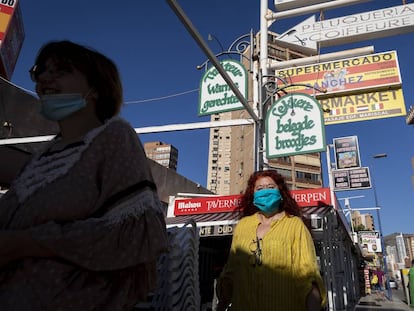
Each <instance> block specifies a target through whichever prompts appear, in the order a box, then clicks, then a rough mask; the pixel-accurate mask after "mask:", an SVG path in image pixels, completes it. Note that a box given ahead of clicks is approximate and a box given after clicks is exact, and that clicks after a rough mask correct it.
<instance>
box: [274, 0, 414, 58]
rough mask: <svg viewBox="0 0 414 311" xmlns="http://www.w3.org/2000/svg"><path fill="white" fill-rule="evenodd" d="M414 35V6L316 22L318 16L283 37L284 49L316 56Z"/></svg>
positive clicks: (278, 39) (312, 17) (305, 21)
mask: <svg viewBox="0 0 414 311" xmlns="http://www.w3.org/2000/svg"><path fill="white" fill-rule="evenodd" d="M412 31H414V3H410V4H405V5H400V6H395V7H389V8H384V9H379V10H376V11H369V12H363V13H356V14H352V15H347V16H341V17H337V18H332V19H328V20H322V21H316V19H315V15H312V16H311V17H309V18H308V19H306V20H304V21H303V22H301V23H299V24H298V25H296V26H295V27H293V28H291V29H290V30H288V31H286V32H284V33H283V34H281V35H280V36H279V37H278V38H277V39H276V40H277V41H278V43H279V44H280V45H286V46H288V47H294V48H295V49H298V50H300V51H304V52H308V53H309V52H310V53H316V52H317V44H319V45H320V46H321V47H325V46H333V45H339V44H345V43H351V42H357V41H364V40H372V39H377V38H383V37H387V36H393V35H399V34H402V33H408V32H412Z"/></svg>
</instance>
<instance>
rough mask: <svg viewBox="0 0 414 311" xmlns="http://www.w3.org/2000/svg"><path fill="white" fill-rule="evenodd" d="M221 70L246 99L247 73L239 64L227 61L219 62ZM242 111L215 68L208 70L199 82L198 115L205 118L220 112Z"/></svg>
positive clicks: (241, 105)
mask: <svg viewBox="0 0 414 311" xmlns="http://www.w3.org/2000/svg"><path fill="white" fill-rule="evenodd" d="M220 64H221V66H223V69H224V70H225V71H226V73H227V74H228V75H229V77H230V78H231V79H232V81H233V83H234V84H235V85H236V86H237V88H238V89H239V91H240V93H241V94H242V95H243V97H244V98H247V72H246V69H245V68H244V66H243V65H242V64H240V63H239V62H237V61H235V60H232V59H227V60H223V61H221V62H220ZM241 109H244V106H243V104H242V103H241V102H240V101H239V99H238V98H237V97H236V95H234V93H233V91H232V90H231V89H230V86H228V84H227V83H226V81H224V79H223V77H222V76H221V75H220V73H219V71H218V70H217V69H216V67H214V66H213V67H211V68H210V69H208V70H207V71H206V72H205V73H204V75H203V77H202V79H201V81H200V100H199V109H198V115H199V116H205V115H209V114H215V113H220V112H227V111H232V110H241Z"/></svg>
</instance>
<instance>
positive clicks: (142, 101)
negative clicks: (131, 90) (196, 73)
mask: <svg viewBox="0 0 414 311" xmlns="http://www.w3.org/2000/svg"><path fill="white" fill-rule="evenodd" d="M198 90H199V89H198V88H197V89H193V90H189V91H184V92H181V93H177V94H171V95H166V96H162V97H156V98H148V99H141V100H132V101H126V102H124V104H126V105H130V104H142V103H148V102H152V101H157V100H164V99H168V98H173V97H177V96H181V95H186V94H189V93H193V92H197V91H198Z"/></svg>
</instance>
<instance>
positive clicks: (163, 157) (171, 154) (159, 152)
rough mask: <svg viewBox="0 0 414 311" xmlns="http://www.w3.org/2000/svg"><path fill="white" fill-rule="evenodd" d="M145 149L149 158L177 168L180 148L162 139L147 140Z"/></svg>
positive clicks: (165, 165) (174, 168)
mask: <svg viewBox="0 0 414 311" xmlns="http://www.w3.org/2000/svg"><path fill="white" fill-rule="evenodd" d="M144 150H145V154H146V156H147V158H148V159H151V160H153V161H155V162H157V163H158V164H160V165H162V166H164V167H167V168H169V169H172V170H174V171H176V170H177V163H178V150H177V148H175V147H174V146H173V145H171V144H166V143H163V142H160V141H155V142H147V143H145V144H144Z"/></svg>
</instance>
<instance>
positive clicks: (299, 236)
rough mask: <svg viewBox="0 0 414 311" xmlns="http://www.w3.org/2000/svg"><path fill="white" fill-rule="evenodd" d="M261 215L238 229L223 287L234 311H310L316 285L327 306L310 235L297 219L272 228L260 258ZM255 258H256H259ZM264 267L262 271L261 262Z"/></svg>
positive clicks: (219, 286) (220, 291)
mask: <svg viewBox="0 0 414 311" xmlns="http://www.w3.org/2000/svg"><path fill="white" fill-rule="evenodd" d="M258 225H259V217H258V215H257V213H256V214H254V215H251V216H247V217H244V218H242V219H241V220H240V222H239V223H238V225H237V226H236V228H235V231H234V235H233V241H232V245H231V250H230V255H229V259H228V262H227V264H226V265H225V267H224V269H223V272H222V273H221V275H220V278H219V280H218V283H217V294H218V297H219V299H220V297H223V296H224V297H232V298H231V299H230V301H231V302H232V308H231V310H236V311H237V310H262V311H266V310H283V311H290V310H291V311H304V310H306V307H305V306H306V296H307V295H308V293H309V291H310V290H311V287H312V283H316V284H317V285H318V287H319V291H320V293H321V296H322V305H325V303H326V290H325V287H324V285H323V281H322V278H321V275H320V271H319V267H318V265H317V261H316V253H315V246H314V243H313V240H312V236H311V234H310V232H309V230H308V229H307V228H306V226H305V224H304V223H303V221H302V220H301V219H300V218H299V217H296V216H287V215H284V216H283V217H282V218H280V219H278V220H276V221H275V222H273V223H272V225H271V228H270V230H269V231H268V232H267V233H266V235H265V236H264V237H263V239H262V240H261V241H260V248H261V256H260V260H259V255H258V252H257V243H256V229H257V226H258ZM253 252H255V253H256V254H254V253H253ZM259 261H261V264H260V265H259V264H258V262H259Z"/></svg>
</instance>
